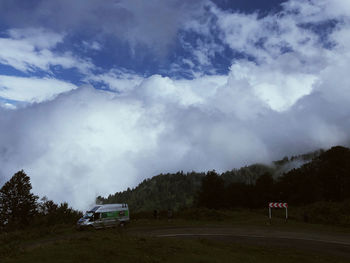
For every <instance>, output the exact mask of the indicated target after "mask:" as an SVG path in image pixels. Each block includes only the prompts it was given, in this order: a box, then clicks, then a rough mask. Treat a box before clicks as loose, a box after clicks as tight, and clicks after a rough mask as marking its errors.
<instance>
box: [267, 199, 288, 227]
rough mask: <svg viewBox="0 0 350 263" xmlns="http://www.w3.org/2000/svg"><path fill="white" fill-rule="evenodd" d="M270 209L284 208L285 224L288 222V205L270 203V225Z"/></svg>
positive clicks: (270, 212)
mask: <svg viewBox="0 0 350 263" xmlns="http://www.w3.org/2000/svg"><path fill="white" fill-rule="evenodd" d="M271 208H285V209H286V222H287V220H288V203H281V202H270V203H269V219H270V224H271V217H272V211H271Z"/></svg>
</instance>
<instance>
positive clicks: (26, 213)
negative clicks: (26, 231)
mask: <svg viewBox="0 0 350 263" xmlns="http://www.w3.org/2000/svg"><path fill="white" fill-rule="evenodd" d="M31 189H32V185H31V183H30V178H29V176H27V175H26V174H25V173H24V171H23V170H21V171H19V172H17V173H16V174H14V175H13V177H12V178H11V179H10V180H9V181H8V182H6V183H5V184H4V185H3V187H2V188H1V189H0V225H1V226H2V227H5V228H7V229H15V228H23V227H25V226H27V225H28V224H29V223H30V222H31V221H32V220H33V218H34V216H35V214H36V213H37V199H38V197H37V196H35V195H34V194H32V193H31V192H30V191H31Z"/></svg>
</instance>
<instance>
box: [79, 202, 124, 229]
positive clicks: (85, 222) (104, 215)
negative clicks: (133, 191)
mask: <svg viewBox="0 0 350 263" xmlns="http://www.w3.org/2000/svg"><path fill="white" fill-rule="evenodd" d="M129 220H130V218H129V207H128V205H127V204H107V205H95V206H94V207H93V208H92V209H90V210H89V211H87V212H86V213H85V215H84V216H83V217H82V218H80V219H79V220H78V222H77V229H79V230H81V229H84V228H95V229H98V228H105V227H115V226H124V224H125V223H127V222H128V221H129Z"/></svg>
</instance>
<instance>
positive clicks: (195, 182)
mask: <svg viewBox="0 0 350 263" xmlns="http://www.w3.org/2000/svg"><path fill="white" fill-rule="evenodd" d="M322 152H323V151H321V150H319V151H315V152H312V153H308V154H303V155H299V156H292V157H290V158H288V157H284V158H283V159H281V160H279V161H275V162H273V163H272V164H271V165H264V164H253V165H250V166H245V167H242V168H240V169H233V170H231V171H226V172H224V173H222V174H220V175H218V174H216V172H215V171H210V172H207V173H197V172H191V173H186V174H185V173H183V172H177V173H175V174H170V173H168V174H160V175H157V176H154V177H152V178H150V179H145V180H144V181H143V182H142V183H140V184H139V185H138V186H137V187H135V188H134V189H130V188H128V189H127V190H126V191H123V192H117V193H115V194H111V195H109V196H108V197H106V198H105V197H101V196H99V197H97V200H96V201H97V202H98V203H128V204H129V206H130V208H131V209H132V210H133V211H149V210H153V209H160V210H166V209H169V208H171V209H174V210H178V209H180V208H188V207H193V206H198V205H200V200H199V193H200V190H201V187H202V181H203V179H204V178H205V177H206V176H208V174H211V175H212V174H215V175H217V176H219V177H220V180H222V181H223V187H224V188H225V189H231V190H228V191H229V192H232V193H231V194H227V193H226V194H225V199H226V201H225V202H224V203H225V205H222V206H231V205H229V204H228V201H227V200H228V199H229V198H235V199H236V201H234V202H233V203H232V206H236V205H237V204H241V205H242V204H244V202H247V200H248V199H249V198H250V199H251V198H253V199H254V198H255V197H250V196H251V193H250V192H251V188H252V186H254V185H256V182H257V180H258V179H259V178H260V177H261V176H262V175H265V177H263V178H262V179H261V180H260V181H261V182H260V183H259V184H261V183H265V182H264V180H266V175H269V176H271V177H272V178H274V179H275V180H276V179H277V178H279V177H280V176H281V175H282V174H283V173H285V172H288V171H289V170H291V169H292V168H294V167H299V166H300V165H302V164H305V163H307V162H310V161H311V160H312V159H313V158H317V157H318V156H319V155H320V154H321V153H322ZM264 178H265V179H264ZM267 180H268V179H267ZM271 180H273V179H271ZM262 187H263V186H262ZM236 188H238V189H236ZM223 191H224V190H223ZM242 191H243V192H242ZM246 191H248V192H249V193H247V192H246ZM222 194H223V193H222ZM233 195H240V196H241V198H238V197H237V196H236V197H234V196H233ZM218 196H221V193H220V194H219V195H218ZM247 196H248V197H247ZM240 199H244V200H245V201H244V202H243V203H242V201H241V200H240ZM257 199H259V198H257ZM260 200H261V199H260ZM220 202H221V203H223V201H220ZM258 203H260V202H258ZM257 205H258V204H254V205H250V204H246V205H244V206H257Z"/></svg>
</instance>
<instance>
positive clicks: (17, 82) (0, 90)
mask: <svg viewBox="0 0 350 263" xmlns="http://www.w3.org/2000/svg"><path fill="white" fill-rule="evenodd" d="M76 88H78V87H77V86H75V85H73V84H71V83H68V82H64V81H60V80H57V79H52V78H41V79H40V78H33V77H32V78H25V77H16V76H4V75H0V97H1V98H4V99H8V100H14V101H20V102H29V103H33V102H43V101H46V100H51V99H53V98H54V97H55V96H57V95H58V94H60V93H62V92H67V91H70V90H73V89H76ZM9 104H11V103H6V104H5V105H4V106H6V107H10V108H11V107H13V106H14V105H13V104H11V105H12V106H10V105H9Z"/></svg>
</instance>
